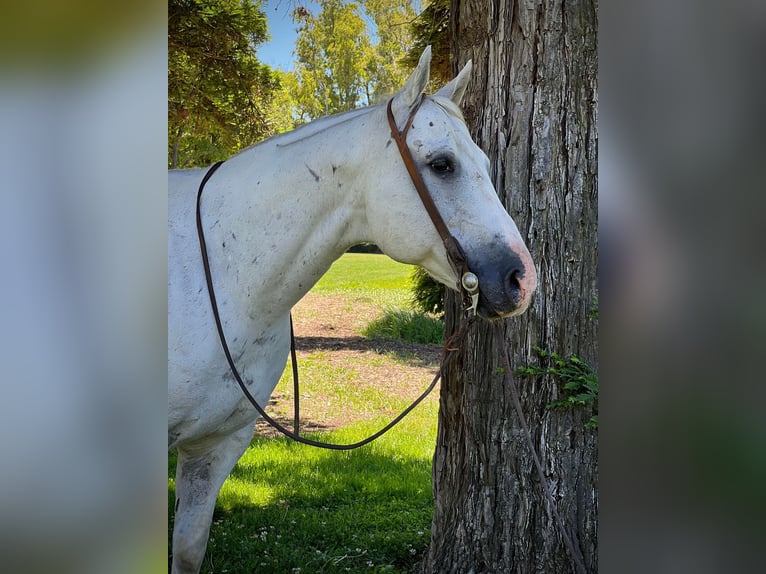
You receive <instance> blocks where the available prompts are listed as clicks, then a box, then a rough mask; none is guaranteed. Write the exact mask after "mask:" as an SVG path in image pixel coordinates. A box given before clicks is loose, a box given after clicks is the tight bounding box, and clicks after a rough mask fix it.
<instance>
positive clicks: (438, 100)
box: [431, 95, 465, 123]
mask: <svg viewBox="0 0 766 574" xmlns="http://www.w3.org/2000/svg"><path fill="white" fill-rule="evenodd" d="M431 99H432V100H433V101H434V103H435V104H436V105H438V106H439V107H440V108H442V109H443V110H444V111H445V112H447V114H448V115H450V116H452V117H454V118H457V119H459V120H460V121H461V122H463V123H465V118H464V117H463V112H462V111H460V108H459V107H458V105H457V104H456V103H455V102H453V101H452V100H450V99H449V98H445V97H442V96H436V95H434V96H431Z"/></svg>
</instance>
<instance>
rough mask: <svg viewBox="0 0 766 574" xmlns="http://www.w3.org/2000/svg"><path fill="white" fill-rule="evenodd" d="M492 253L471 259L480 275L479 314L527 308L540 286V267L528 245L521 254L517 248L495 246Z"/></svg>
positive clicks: (497, 314)
mask: <svg viewBox="0 0 766 574" xmlns="http://www.w3.org/2000/svg"><path fill="white" fill-rule="evenodd" d="M485 255H489V257H485V258H483V260H482V261H471V260H470V258H469V266H470V268H471V270H472V271H473V272H474V273H476V275H477V276H478V277H479V286H480V294H479V304H478V309H477V311H478V314H479V315H481V316H482V317H484V318H485V319H501V318H506V317H513V316H515V315H520V314H522V313H523V312H524V311H526V310H527V308H528V307H529V305H530V303H531V301H532V293H533V292H534V291H535V289H536V288H537V270H536V269H535V266H534V263H533V262H532V258H531V256H530V255H529V253H528V252H526V248H525V249H524V253H522V254H521V255H520V254H518V253H517V252H516V251H514V250H508V249H502V250H501V249H491V250H490V251H489V253H485Z"/></svg>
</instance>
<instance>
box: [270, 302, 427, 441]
mask: <svg viewBox="0 0 766 574" xmlns="http://www.w3.org/2000/svg"><path fill="white" fill-rule="evenodd" d="M381 313H382V312H381V310H380V309H379V307H378V306H376V305H374V304H372V303H370V302H369V301H365V300H364V299H356V300H353V299H349V297H348V296H346V295H342V294H339V295H317V294H313V293H309V294H308V295H306V296H305V297H304V298H303V299H302V300H301V301H300V302H299V303H298V305H296V307H295V308H294V310H293V324H294V327H295V336H296V347H297V351H298V365H299V367H300V376H301V389H302V390H301V429H302V430H304V431H312V430H332V429H335V428H338V427H341V426H344V425H347V424H350V423H353V422H357V421H360V420H369V419H372V418H375V417H376V416H379V415H380V414H385V415H387V416H390V417H392V418H393V417H394V416H396V415H397V414H398V410H396V409H394V408H392V409H387V408H384V409H383V412H381V410H375V411H371V410H367V409H365V408H364V406H360V407H358V408H346V407H345V406H342V405H341V406H339V404H338V401H332V400H329V398H328V397H327V396H325V397H323V396H314V395H321V394H322V393H318V392H315V393H312V392H311V391H310V387H311V386H312V385H311V380H310V379H308V380H309V383H308V384H306V383H304V380H306V378H307V377H311V375H312V372H313V371H314V370H316V369H313V368H312V366H314V365H321V370H322V372H323V373H326V372H337V373H343V374H346V375H348V374H349V373H351V374H352V375H353V376H352V377H351V379H350V380H348V381H346V382H345V383H344V384H346V385H347V386H348V390H349V392H353V393H356V394H361V395H362V397H363V395H364V393H385V395H386V396H389V397H391V398H392V399H393V400H396V399H402V400H407V401H411V400H413V399H414V398H415V397H417V396H418V395H419V394H420V393H421V392H422V391H423V390H424V389H425V388H426V387H427V386H428V384H429V383H430V382H431V380H432V379H433V377H434V375H435V374H436V371H437V368H438V362H439V358H440V356H441V347H440V346H439V345H428V344H425V345H424V344H415V343H401V342H394V341H371V340H368V339H365V338H364V337H363V336H362V334H361V329H363V328H364V327H365V326H366V325H367V324H369V322H370V321H372V320H373V319H375V318H376V317H378V316H379V315H380V314H381ZM330 384H331V386H332V387H335V390H336V391H337V386H338V383H337V381H332V382H331V383H330ZM303 389H309V390H307V391H306V390H303ZM330 392H333V391H332V390H330V391H328V393H330ZM427 400H428V401H438V390H434V392H432V393H431V395H430V396H429V397H428V399H427ZM292 402H293V398H292V381H290V382H289V383H288V384H285V383H282V384H280V385H279V386H278V387H277V390H276V391H275V393H274V394H273V396H272V400H271V401H270V403H269V409H268V410H269V412H270V413H271V414H272V416H274V417H275V418H276V419H277V420H278V421H279V422H281V423H284V424H285V425H286V426H288V428H292V416H293V415H292V411H293V406H292ZM361 402H362V403H364V401H363V399H362V401H361ZM256 432H257V433H258V434H261V435H267V436H272V435H273V434H274V433H275V432H276V431H273V430H272V429H271V428H270V427H268V425H266V424H265V423H264V422H263V421H259V422H258V424H257V425H256Z"/></svg>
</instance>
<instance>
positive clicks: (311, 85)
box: [293, 0, 372, 119]
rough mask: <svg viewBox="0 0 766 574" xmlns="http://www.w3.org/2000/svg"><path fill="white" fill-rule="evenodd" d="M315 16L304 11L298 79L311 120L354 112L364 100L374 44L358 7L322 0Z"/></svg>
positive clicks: (299, 16) (297, 13)
mask: <svg viewBox="0 0 766 574" xmlns="http://www.w3.org/2000/svg"><path fill="white" fill-rule="evenodd" d="M321 5H322V9H321V10H320V12H319V14H318V15H316V16H314V15H313V14H312V13H311V12H310V11H309V10H308V9H307V8H305V7H302V6H299V7H298V8H296V9H295V10H294V11H293V18H294V20H295V21H296V22H297V23H298V24H299V28H298V38H297V39H296V41H295V55H296V58H297V62H296V68H295V76H296V78H297V80H298V86H299V88H300V93H299V94H300V95H299V98H298V100H299V101H300V104H301V106H302V107H303V110H302V113H305V115H306V116H308V119H315V118H317V117H321V116H326V115H328V114H335V113H338V112H344V111H347V110H352V109H354V108H355V107H356V106H357V104H358V103H359V102H360V100H361V99H362V97H363V96H364V95H365V92H366V88H367V83H368V75H367V65H368V62H369V61H370V59H371V57H372V44H371V42H370V38H369V36H368V34H367V26H366V24H365V21H364V18H363V17H362V11H361V8H360V6H359V5H358V4H356V3H353V2H348V3H347V2H345V1H344V0H322V2H321Z"/></svg>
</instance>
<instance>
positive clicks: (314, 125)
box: [275, 95, 465, 147]
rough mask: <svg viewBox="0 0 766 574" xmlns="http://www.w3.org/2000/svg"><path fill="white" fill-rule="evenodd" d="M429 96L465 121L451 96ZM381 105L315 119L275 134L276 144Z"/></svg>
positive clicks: (312, 133) (305, 136)
mask: <svg viewBox="0 0 766 574" xmlns="http://www.w3.org/2000/svg"><path fill="white" fill-rule="evenodd" d="M428 98H429V99H430V100H432V101H433V102H434V103H435V104H436V105H437V106H439V107H440V108H442V109H443V110H444V111H445V112H447V115H449V116H452V117H454V118H457V119H458V120H460V121H461V122H462V123H465V118H464V117H463V112H461V111H460V108H459V107H458V106H457V104H455V103H454V102H453V101H452V100H450V99H449V98H445V97H442V96H436V95H433V96H429V97H428ZM381 105H383V104H376V105H373V106H367V107H364V108H359V109H356V110H349V111H347V112H342V113H339V114H334V115H331V116H325V117H323V118H319V119H316V120H313V121H311V122H309V123H307V124H304V125H302V126H300V127H298V128H295V129H294V130H292V131H289V132H285V133H283V134H279V135H277V136H275V138H276V141H275V144H276V146H277V147H286V146H289V145H292V144H294V143H298V142H301V141H303V140H305V139H308V138H310V137H313V136H315V135H317V134H320V133H322V132H324V131H325V130H328V129H330V128H333V127H335V126H338V125H341V124H344V123H346V122H350V121H351V120H355V119H356V118H358V117H359V116H363V115H365V114H368V113H370V112H371V111H372V110H374V109H376V108H378V107H380V106H381Z"/></svg>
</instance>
